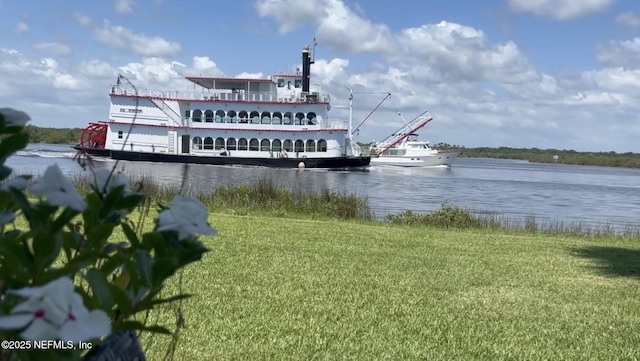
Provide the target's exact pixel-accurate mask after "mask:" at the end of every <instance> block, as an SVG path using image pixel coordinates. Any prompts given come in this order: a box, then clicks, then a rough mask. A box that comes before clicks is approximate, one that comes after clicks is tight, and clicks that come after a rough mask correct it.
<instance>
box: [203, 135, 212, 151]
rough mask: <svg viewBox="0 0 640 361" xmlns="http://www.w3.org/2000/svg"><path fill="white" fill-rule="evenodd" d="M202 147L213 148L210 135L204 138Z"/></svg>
mask: <svg viewBox="0 0 640 361" xmlns="http://www.w3.org/2000/svg"><path fill="white" fill-rule="evenodd" d="M204 149H205V150H213V138H211V137H206V138H204Z"/></svg>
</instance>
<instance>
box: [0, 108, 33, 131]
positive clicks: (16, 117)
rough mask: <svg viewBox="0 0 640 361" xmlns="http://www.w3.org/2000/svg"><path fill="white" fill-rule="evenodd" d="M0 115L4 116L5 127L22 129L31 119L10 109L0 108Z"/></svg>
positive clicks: (23, 113)
mask: <svg viewBox="0 0 640 361" xmlns="http://www.w3.org/2000/svg"><path fill="white" fill-rule="evenodd" d="M0 114H2V115H3V116H4V121H5V124H6V125H8V126H9V125H11V126H20V127H24V126H25V125H26V124H27V122H28V121H29V120H31V118H30V117H29V116H28V115H27V113H25V112H21V111H19V110H15V109H12V108H0Z"/></svg>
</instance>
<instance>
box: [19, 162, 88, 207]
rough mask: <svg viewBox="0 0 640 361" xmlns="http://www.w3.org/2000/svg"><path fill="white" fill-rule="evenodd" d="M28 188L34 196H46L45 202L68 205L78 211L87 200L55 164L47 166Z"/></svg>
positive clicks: (85, 204)
mask: <svg viewBox="0 0 640 361" xmlns="http://www.w3.org/2000/svg"><path fill="white" fill-rule="evenodd" d="M30 190H31V193H33V194H34V195H35V196H38V197H47V202H48V203H49V204H51V205H54V206H59V207H69V208H71V209H74V210H76V211H78V212H82V211H84V209H85V208H86V207H87V202H85V201H84V199H82V197H81V196H80V194H78V192H77V191H76V189H75V188H74V187H73V183H71V181H70V180H69V178H67V177H65V176H64V174H62V171H61V170H60V168H59V167H58V165H57V164H53V165H51V166H49V167H48V168H47V170H46V171H45V172H44V175H43V176H42V178H40V179H39V180H38V181H36V182H35V183H34V184H33V185H32V186H31V188H30Z"/></svg>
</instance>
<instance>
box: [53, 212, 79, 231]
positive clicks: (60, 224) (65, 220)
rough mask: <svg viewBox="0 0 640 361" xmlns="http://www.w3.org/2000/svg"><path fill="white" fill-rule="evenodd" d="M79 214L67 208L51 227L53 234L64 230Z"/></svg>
mask: <svg viewBox="0 0 640 361" xmlns="http://www.w3.org/2000/svg"><path fill="white" fill-rule="evenodd" d="M78 214H80V212H78V211H75V210H73V209H71V208H65V209H64V210H63V211H62V213H60V215H59V216H58V218H56V220H55V221H54V222H53V225H52V226H51V232H58V231H60V230H61V229H62V228H64V226H66V225H68V224H69V223H70V222H71V220H72V219H73V218H74V217H75V216H77V215H78Z"/></svg>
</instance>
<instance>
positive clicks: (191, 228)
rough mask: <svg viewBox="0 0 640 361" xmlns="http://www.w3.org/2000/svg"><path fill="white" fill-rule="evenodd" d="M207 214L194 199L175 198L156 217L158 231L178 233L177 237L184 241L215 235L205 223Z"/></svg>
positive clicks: (201, 205)
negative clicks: (199, 236) (195, 237)
mask: <svg viewBox="0 0 640 361" xmlns="http://www.w3.org/2000/svg"><path fill="white" fill-rule="evenodd" d="M208 218H209V214H208V212H207V209H206V208H205V207H204V205H203V204H202V203H200V202H199V201H197V200H195V199H191V198H185V197H182V196H177V197H176V198H175V199H174V200H173V201H172V202H171V203H170V204H169V206H168V208H167V209H165V210H163V211H162V212H160V214H159V215H158V229H157V230H158V231H159V232H162V231H178V237H179V238H180V239H185V238H187V237H189V236H194V235H196V234H204V235H216V234H217V232H216V230H215V229H213V228H211V226H209V224H208V223H207V219H208Z"/></svg>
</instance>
